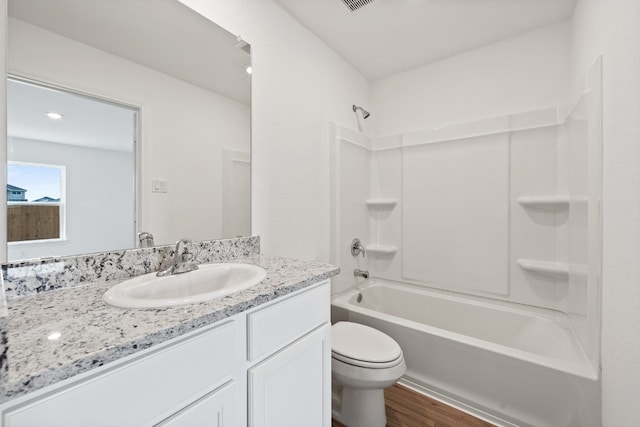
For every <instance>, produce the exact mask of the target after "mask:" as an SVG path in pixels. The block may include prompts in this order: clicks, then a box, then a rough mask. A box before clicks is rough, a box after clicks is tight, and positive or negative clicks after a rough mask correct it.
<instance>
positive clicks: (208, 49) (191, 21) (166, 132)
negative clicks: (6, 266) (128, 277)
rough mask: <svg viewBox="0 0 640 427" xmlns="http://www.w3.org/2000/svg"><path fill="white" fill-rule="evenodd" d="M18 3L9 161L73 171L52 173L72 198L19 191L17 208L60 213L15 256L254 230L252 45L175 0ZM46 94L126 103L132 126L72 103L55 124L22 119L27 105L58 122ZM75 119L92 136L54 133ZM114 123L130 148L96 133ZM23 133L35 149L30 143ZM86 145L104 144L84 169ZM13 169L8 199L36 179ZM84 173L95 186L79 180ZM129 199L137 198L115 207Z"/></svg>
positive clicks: (101, 105) (108, 106)
mask: <svg viewBox="0 0 640 427" xmlns="http://www.w3.org/2000/svg"><path fill="white" fill-rule="evenodd" d="M8 11H9V20H8V28H9V30H8V71H9V75H10V76H11V78H12V79H14V80H13V81H11V80H10V82H9V83H8V98H9V101H8V107H7V108H8V112H7V115H8V146H7V150H8V152H7V158H8V161H9V162H8V171H9V172H11V171H12V169H13V170H20V171H21V172H22V173H24V172H25V171H26V170H29V171H30V172H33V171H34V169H24V167H26V166H29V167H34V166H35V167H39V168H40V171H41V172H42V173H44V172H45V171H47V172H49V171H51V170H53V169H56V168H57V170H58V171H60V170H61V171H62V172H58V175H53V176H54V177H55V178H50V180H52V181H53V182H61V184H60V188H59V190H58V191H62V193H61V194H62V196H60V195H58V196H57V197H56V195H57V194H58V193H55V194H54V193H53V192H52V193H51V194H53V196H52V195H50V194H44V193H41V192H39V191H36V190H35V187H33V188H32V189H26V190H29V191H27V193H26V197H24V198H22V199H20V201H10V202H9V205H10V206H9V209H7V213H8V214H9V213H10V212H9V211H11V210H12V209H13V208H14V207H19V208H20V209H23V210H24V209H27V208H28V209H31V210H34V211H38V212H39V213H38V215H41V216H40V217H39V218H48V219H47V221H48V222H47V221H45V220H39V222H38V224H41V225H42V224H44V223H45V222H47V224H49V223H50V224H52V226H53V229H55V226H56V224H58V229H57V231H55V230H54V231H47V232H43V231H42V230H39V231H38V233H36V234H35V237H34V234H33V233H31V234H30V237H25V234H16V235H17V236H19V237H17V238H16V237H15V235H14V237H11V238H10V239H9V240H14V241H12V242H9V243H8V245H9V250H8V253H9V257H8V259H9V260H11V261H15V260H18V259H25V258H39V257H45V256H60V255H75V254H79V253H87V252H102V251H108V250H116V249H123V248H126V247H134V246H136V245H137V244H138V239H137V234H138V233H140V232H143V231H144V232H150V233H152V234H153V236H154V240H155V244H156V245H159V244H169V243H173V242H175V241H176V240H178V239H180V238H193V239H198V240H210V239H219V238H226V237H234V236H247V235H250V218H251V215H250V199H251V196H250V147H251V142H250V135H251V131H250V121H251V107H250V92H251V90H250V84H251V81H250V75H249V74H248V73H247V70H246V68H247V67H248V66H249V65H250V63H251V58H250V47H249V45H248V44H246V43H245V42H243V41H242V40H240V39H239V38H237V37H236V36H234V35H232V34H230V33H228V32H227V31H226V30H224V29H222V28H220V27H219V26H217V25H216V24H214V23H212V22H211V21H209V20H208V19H206V18H204V17H203V16H201V15H199V14H198V13H196V12H195V11H193V10H192V9H190V8H188V7H186V6H185V5H183V4H181V3H180V2H178V1H177V0H135V1H134V0H91V1H87V0H56V1H51V0H9V7H8ZM35 90H40V91H41V92H34V91H35ZM47 93H49V94H58V95H65V96H67V97H70V99H72V100H73V101H74V102H77V103H80V101H83V102H87V103H89V104H91V103H94V104H95V105H96V106H97V107H96V108H95V110H97V111H101V110H109V111H110V112H113V111H118V112H119V113H114V114H115V115H120V116H122V117H124V118H123V120H124V124H123V125H122V126H120V125H116V124H112V123H111V122H110V121H109V120H110V119H107V116H105V115H100V116H92V117H80V116H81V115H80V114H78V113H77V111H76V112H73V110H71V109H69V110H67V111H69V112H68V113H66V114H65V111H53V112H60V113H61V114H62V116H63V118H62V119H59V120H58V122H57V123H50V122H47V123H46V124H44V125H43V126H40V125H36V124H34V123H33V122H29V124H24V123H23V124H21V125H20V124H19V123H20V120H19V119H18V118H19V117H22V116H21V114H22V110H26V111H31V113H32V114H33V115H36V113H35V112H37V115H38V119H39V120H40V121H41V122H45V120H51V119H48V118H44V113H47V112H52V111H49V110H53V109H54V107H50V106H48V105H49V104H46V103H45V104H43V103H42V98H43V96H44V95H43V94H45V95H46V94H47ZM12 97H13V98H15V99H18V100H20V101H21V102H18V103H17V104H19V105H20V107H16V106H15V105H14V102H13V101H12ZM60 108H63V107H60ZM43 109H47V111H42V110H43ZM92 109H94V108H93V107H86V106H85V107H80V111H85V112H88V111H89V110H92ZM111 110H113V111H111ZM96 114H98V113H96ZM100 114H104V111H103V113H100ZM14 119H15V122H14ZM73 121H75V122H80V123H81V125H84V129H83V131H89V134H88V135H84V136H82V137H78V136H74V135H73V134H72V133H68V134H66V135H64V136H60V135H58V134H57V130H59V129H58V128H63V127H64V126H67V125H66V124H65V125H63V123H66V122H68V123H71V122H73ZM81 127H82V126H81ZM53 128H55V131H54V129H53ZM116 129H119V130H120V131H121V132H124V133H127V132H129V134H130V135H129V140H130V145H129V146H127V147H125V148H123V147H122V146H119V147H118V148H114V147H112V146H110V145H109V143H99V142H96V141H103V140H105V139H108V138H105V136H106V135H107V134H110V133H111V131H114V130H116ZM125 129H128V130H125ZM69 132H71V131H69ZM91 132H93V133H91ZM25 141H28V142H29V143H30V144H32V145H33V146H34V147H33V148H32V149H31V150H30V152H32V153H36V154H31V155H27V154H25V149H24V147H26V142H25ZM78 141H82V142H78ZM43 144H45V145H43ZM91 144H94V146H90V145H91ZM95 145H99V146H95ZM79 150H83V151H85V152H88V150H93V151H92V152H91V156H88V157H86V159H85V158H83V159H84V160H82V161H80V162H79V163H81V164H82V165H84V168H83V169H82V170H79V171H77V172H73V170H74V169H73V168H72V167H71V166H70V165H66V163H65V161H66V160H67V159H70V158H72V157H74V156H75V154H68V153H76V152H77V151H79ZM99 150H102V151H99ZM27 151H28V150H27ZM46 153H52V154H51V155H50V156H48V155H47V154H46ZM123 153H126V155H125V154H123ZM112 155H113V156H115V155H119V156H120V157H123V160H122V163H119V165H120V166H114V165H115V164H112V163H109V161H108V157H109V156H112ZM90 158H91V159H92V160H88V159H90ZM127 162H129V163H127ZM125 164H128V165H129V166H124V165H125ZM20 168H23V169H20ZM98 172H100V173H102V174H103V175H104V176H102V178H100V179H98V178H96V177H95V176H94V174H97V173H98ZM105 173H106V175H105ZM59 176H62V177H63V178H64V179H63V178H59ZM12 179H14V178H11V177H9V178H8V181H7V183H8V184H9V185H13V186H14V187H9V186H8V189H7V195H8V199H11V198H12V197H17V198H20V197H22V196H20V194H19V193H20V190H25V189H24V188H22V187H21V186H20V185H18V184H14V183H13V182H12ZM16 182H18V181H16ZM80 182H82V183H84V184H86V188H84V189H83V190H81V191H80V190H78V191H76V190H73V188H74V185H76V184H79V183H80ZM15 187H18V190H16V188H15ZM47 191H50V192H51V191H53V190H47ZM13 192H15V193H16V194H12V193H13ZM23 195H24V193H23ZM30 195H31V196H33V197H29V196H30ZM125 199H127V200H131V199H132V201H131V203H128V205H129V207H127V208H126V210H124V211H123V210H118V211H116V210H115V206H116V205H121V204H122V203H120V202H121V201H123V200H125ZM25 200H26V201H25ZM35 200H39V201H38V202H35ZM25 205H26V206H25ZM36 205H37V206H36ZM45 208H46V209H45ZM120 209H122V208H120ZM18 210H19V209H18ZM45 210H47V212H48V213H44V212H45ZM56 211H57V216H56ZM11 215H12V217H10V218H13V219H9V223H10V224H9V231H10V233H9V234H11V223H12V221H13V222H20V221H23V220H22V219H20V218H22V217H21V216H20V215H19V214H18V215H17V216H16V215H14V213H12V212H11ZM52 215H53V216H52ZM24 217H26V216H24ZM115 217H118V218H120V219H121V220H122V219H123V218H124V221H125V223H126V224H125V223H116V222H114V221H113V219H114V218H115ZM15 218H18V219H15ZM23 222H24V221H23ZM80 222H83V223H87V225H85V227H84V228H82V229H81V228H78V227H77V225H78V224H79V223H80ZM21 226H22V228H23V229H25V228H26V229H28V231H32V229H33V228H34V227H32V226H30V225H28V224H27V225H25V224H21ZM18 228H19V227H18ZM40 228H44V227H43V226H42V227H40ZM116 231H117V232H118V233H116ZM56 233H57V234H56ZM27 234H29V233H27ZM115 234H121V235H123V237H121V238H119V239H114V238H111V237H113V236H114V235H115ZM20 236H21V237H20ZM22 239H23V240H22Z"/></svg>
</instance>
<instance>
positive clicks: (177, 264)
mask: <svg viewBox="0 0 640 427" xmlns="http://www.w3.org/2000/svg"><path fill="white" fill-rule="evenodd" d="M190 242H191V240H189V239H180V240H178V241H177V242H176V248H175V250H174V254H173V262H172V263H171V265H170V266H169V267H167V268H165V269H164V270H161V271H158V273H156V276H158V277H164V276H170V275H172V274H181V273H187V272H189V271H193V270H197V269H198V265H197V264H195V263H193V262H189V261H188V255H189V248H188V247H187V243H190ZM181 245H182V246H184V249H183V250H182V251H180V246H181Z"/></svg>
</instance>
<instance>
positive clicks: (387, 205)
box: [366, 197, 398, 257]
mask: <svg viewBox="0 0 640 427" xmlns="http://www.w3.org/2000/svg"><path fill="white" fill-rule="evenodd" d="M397 204H398V199H394V198H384V197H372V198H369V199H367V208H369V210H370V211H378V212H390V211H392V210H393V208H395V207H396V205H397ZM377 220H378V221H380V220H382V219H381V218H380V217H378V218H377ZM366 250H367V253H368V254H370V255H371V256H373V257H375V256H379V257H380V256H393V255H395V253H396V252H398V247H397V246H394V245H384V244H380V243H374V244H371V245H368V246H366Z"/></svg>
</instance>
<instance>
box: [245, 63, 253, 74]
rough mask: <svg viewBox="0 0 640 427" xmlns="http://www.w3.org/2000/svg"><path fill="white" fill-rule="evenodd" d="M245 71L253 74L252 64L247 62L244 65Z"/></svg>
mask: <svg viewBox="0 0 640 427" xmlns="http://www.w3.org/2000/svg"><path fill="white" fill-rule="evenodd" d="M244 71H246V72H247V74H251V73H252V72H253V68H251V64H247V65H245V66H244Z"/></svg>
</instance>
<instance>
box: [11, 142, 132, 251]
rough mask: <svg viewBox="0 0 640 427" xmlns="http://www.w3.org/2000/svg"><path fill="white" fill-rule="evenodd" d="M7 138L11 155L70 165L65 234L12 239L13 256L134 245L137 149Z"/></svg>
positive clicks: (67, 182) (25, 160)
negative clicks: (46, 239) (53, 238)
mask: <svg viewBox="0 0 640 427" xmlns="http://www.w3.org/2000/svg"><path fill="white" fill-rule="evenodd" d="M9 144H10V147H11V149H10V152H9V155H8V160H13V161H20V162H31V163H45V164H52V165H59V166H65V168H66V169H65V170H66V197H65V210H66V240H64V241H56V242H45V243H42V242H36V241H33V242H29V243H11V244H10V245H9V248H8V259H9V260H16V259H30V258H39V257H45V256H52V255H59V254H82V253H90V252H98V251H105V250H110V249H114V248H129V247H133V246H135V230H134V227H133V225H134V224H133V222H132V221H131V213H132V212H133V208H134V206H133V204H134V187H133V180H132V177H133V172H134V159H133V153H131V152H123V151H113V150H101V149H95V148H87V147H79V146H75V145H66V144H56V143H52V142H46V141H33V140H28V139H22V138H9ZM27 197H28V193H27Z"/></svg>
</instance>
